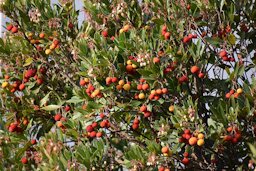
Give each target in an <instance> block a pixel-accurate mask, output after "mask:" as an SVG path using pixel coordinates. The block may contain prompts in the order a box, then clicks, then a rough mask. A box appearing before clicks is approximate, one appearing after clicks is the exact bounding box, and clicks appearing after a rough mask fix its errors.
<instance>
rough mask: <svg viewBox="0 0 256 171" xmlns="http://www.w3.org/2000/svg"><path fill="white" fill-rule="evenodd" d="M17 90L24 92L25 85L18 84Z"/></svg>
mask: <svg viewBox="0 0 256 171" xmlns="http://www.w3.org/2000/svg"><path fill="white" fill-rule="evenodd" d="M19 89H20V91H22V90H24V89H25V84H23V83H22V84H20V86H19Z"/></svg>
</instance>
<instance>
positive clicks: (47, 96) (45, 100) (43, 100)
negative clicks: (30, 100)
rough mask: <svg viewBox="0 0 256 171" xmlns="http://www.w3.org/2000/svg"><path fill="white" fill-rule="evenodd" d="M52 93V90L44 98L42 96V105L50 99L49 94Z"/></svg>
mask: <svg viewBox="0 0 256 171" xmlns="http://www.w3.org/2000/svg"><path fill="white" fill-rule="evenodd" d="M50 94H51V91H50V92H49V93H48V94H47V95H46V96H44V98H42V99H41V100H40V107H42V106H43V105H44V104H45V103H46V102H47V101H48V100H49V95H50Z"/></svg>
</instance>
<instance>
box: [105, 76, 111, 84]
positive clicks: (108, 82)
mask: <svg viewBox="0 0 256 171" xmlns="http://www.w3.org/2000/svg"><path fill="white" fill-rule="evenodd" d="M111 83H112V78H111V77H107V78H106V84H107V85H109V84H111Z"/></svg>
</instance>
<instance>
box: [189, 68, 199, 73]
mask: <svg viewBox="0 0 256 171" xmlns="http://www.w3.org/2000/svg"><path fill="white" fill-rule="evenodd" d="M199 70H200V68H199V67H198V66H192V67H191V69H190V71H191V73H192V74H195V73H198V72H199Z"/></svg>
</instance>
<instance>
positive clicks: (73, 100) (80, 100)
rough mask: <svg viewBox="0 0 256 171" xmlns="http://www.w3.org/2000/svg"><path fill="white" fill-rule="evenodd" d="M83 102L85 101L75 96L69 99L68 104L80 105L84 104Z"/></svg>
mask: <svg viewBox="0 0 256 171" xmlns="http://www.w3.org/2000/svg"><path fill="white" fill-rule="evenodd" d="M83 101H84V100H83V99H80V98H79V97H77V96H73V97H72V98H71V99H69V100H68V101H67V103H80V102H83Z"/></svg>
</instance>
